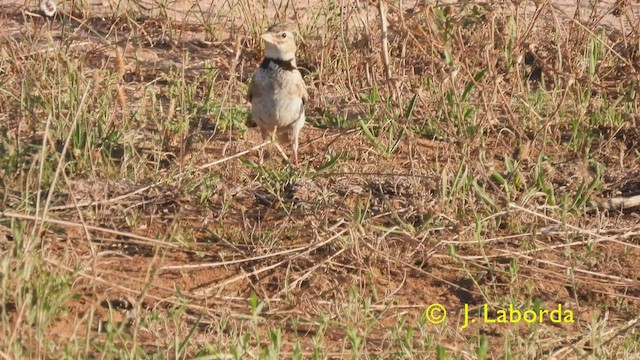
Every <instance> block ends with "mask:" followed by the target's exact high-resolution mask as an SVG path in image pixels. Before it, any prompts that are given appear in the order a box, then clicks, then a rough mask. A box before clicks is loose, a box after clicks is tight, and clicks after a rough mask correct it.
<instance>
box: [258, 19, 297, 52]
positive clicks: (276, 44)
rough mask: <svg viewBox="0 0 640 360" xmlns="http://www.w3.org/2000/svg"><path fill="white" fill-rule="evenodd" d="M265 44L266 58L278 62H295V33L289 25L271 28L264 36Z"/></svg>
mask: <svg viewBox="0 0 640 360" xmlns="http://www.w3.org/2000/svg"><path fill="white" fill-rule="evenodd" d="M261 37H262V40H264V42H265V56H266V57H268V58H273V59H278V60H285V61H289V60H294V58H295V56H296V39H295V31H294V30H293V28H292V26H290V25H289V24H287V23H279V24H275V25H273V26H271V27H270V28H268V29H267V31H266V32H265V33H264V34H262V36H261Z"/></svg>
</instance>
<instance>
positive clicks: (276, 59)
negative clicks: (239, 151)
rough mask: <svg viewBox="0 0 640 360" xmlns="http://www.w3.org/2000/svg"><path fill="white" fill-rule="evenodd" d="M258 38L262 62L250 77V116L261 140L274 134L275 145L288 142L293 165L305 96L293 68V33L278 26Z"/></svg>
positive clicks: (248, 97) (294, 61) (282, 25)
mask: <svg viewBox="0 0 640 360" xmlns="http://www.w3.org/2000/svg"><path fill="white" fill-rule="evenodd" d="M261 37H262V39H263V40H264V42H265V58H264V60H263V61H262V63H261V64H260V67H259V68H258V69H257V70H256V72H255V73H254V74H253V78H252V80H251V85H250V86H249V92H248V93H247V100H249V102H251V115H252V116H253V120H254V121H255V123H256V124H257V125H258V127H259V128H260V132H261V134H262V139H263V140H267V139H269V137H270V136H271V134H273V132H274V131H275V132H276V134H277V136H278V141H279V142H283V143H289V142H292V148H293V158H294V162H295V163H296V165H297V164H298V138H299V135H300V130H301V129H302V127H303V126H304V121H305V113H304V104H305V102H306V101H307V99H308V94H307V90H306V86H305V84H304V80H303V79H302V74H300V71H299V70H298V68H297V65H296V58H295V55H296V42H295V38H294V32H293V30H292V29H291V27H290V26H289V25H288V24H284V23H281V24H276V25H273V26H271V27H270V28H269V29H267V31H266V32H265V33H264V34H263V35H262V36H261Z"/></svg>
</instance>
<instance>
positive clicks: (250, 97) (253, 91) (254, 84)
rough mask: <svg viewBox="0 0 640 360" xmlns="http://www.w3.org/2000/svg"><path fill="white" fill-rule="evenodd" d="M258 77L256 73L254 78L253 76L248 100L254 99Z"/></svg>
mask: <svg viewBox="0 0 640 360" xmlns="http://www.w3.org/2000/svg"><path fill="white" fill-rule="evenodd" d="M255 79H256V77H255V75H254V76H253V78H251V84H249V90H248V91H247V101H248V102H251V100H253V95H254V94H255V92H256V90H257V89H256V81H255Z"/></svg>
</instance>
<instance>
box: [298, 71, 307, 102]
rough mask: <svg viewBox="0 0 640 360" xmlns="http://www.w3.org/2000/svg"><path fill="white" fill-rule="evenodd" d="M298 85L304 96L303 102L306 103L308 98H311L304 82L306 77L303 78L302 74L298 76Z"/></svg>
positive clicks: (299, 92) (301, 94) (299, 91)
mask: <svg viewBox="0 0 640 360" xmlns="http://www.w3.org/2000/svg"><path fill="white" fill-rule="evenodd" d="M296 87H297V90H298V94H300V97H301V98H302V103H303V104H305V103H306V102H307V100H309V93H308V92H307V86H306V85H305V84H304V79H303V78H302V74H301V75H300V77H299V78H298V81H297V82H296Z"/></svg>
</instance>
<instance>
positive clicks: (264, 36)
mask: <svg viewBox="0 0 640 360" xmlns="http://www.w3.org/2000/svg"><path fill="white" fill-rule="evenodd" d="M260 37H261V38H262V40H264V41H266V42H268V43H269V44H273V34H262V35H261V36H260Z"/></svg>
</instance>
